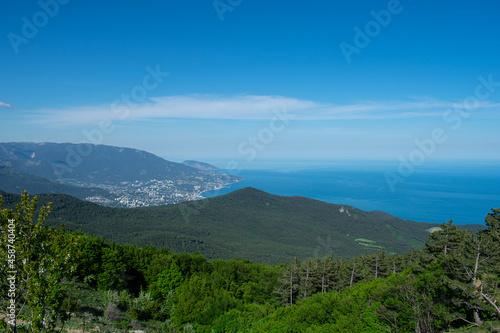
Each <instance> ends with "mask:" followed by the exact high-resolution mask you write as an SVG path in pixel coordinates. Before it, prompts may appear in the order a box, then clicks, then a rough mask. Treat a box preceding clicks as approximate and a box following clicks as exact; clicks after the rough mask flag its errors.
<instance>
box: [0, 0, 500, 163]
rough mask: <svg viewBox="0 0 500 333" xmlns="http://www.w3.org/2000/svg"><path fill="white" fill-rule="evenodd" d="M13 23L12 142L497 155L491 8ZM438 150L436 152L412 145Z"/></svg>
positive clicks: (499, 25) (396, 7) (3, 31)
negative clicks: (430, 143)
mask: <svg viewBox="0 0 500 333" xmlns="http://www.w3.org/2000/svg"><path fill="white" fill-rule="evenodd" d="M3 10H4V13H6V15H4V18H3V19H2V24H1V25H0V37H1V38H0V69H1V75H0V117H1V118H0V119H1V125H0V141H2V142H8V141H34V142H47V141H50V142H75V143H78V142H91V143H102V144H108V145H116V146H124V147H134V148H139V149H144V150H147V151H150V152H152V153H155V154H157V155H160V156H162V157H165V158H167V159H170V160H174V161H182V160H184V159H200V160H205V161H215V160H234V161H238V162H241V163H245V164H246V165H248V164H251V163H258V161H259V160H264V159H269V158H279V159H291V158H294V159H389V160H398V158H400V157H401V156H402V157H404V158H410V156H411V154H412V153H414V152H415V151H417V150H421V151H422V153H423V154H424V157H425V160H426V161H431V160H442V159H462V160H463V159H488V158H493V159H498V158H499V157H500V145H499V142H500V131H498V120H499V119H500V117H499V111H500V66H499V65H500V63H499V59H500V35H499V31H500V21H499V20H498V18H497V16H498V13H499V12H500V3H499V2H496V1H475V2H471V1H453V2H451V1H440V2H437V1H424V0H422V1H419V0H413V1H410V0H401V1H397V0H390V1H387V0H384V1H378V0H377V1H314V2H306V1H261V0H254V1H249V0H242V1H241V0H220V1H211V0H206V1H200V0H196V1H194V0H184V1H165V0H162V1H127V0H123V1H93V0H85V1H82V0H58V1H57V0H41V1H40V2H37V1H29V2H28V1H17V2H9V3H8V4H4V5H3ZM359 31H361V34H360V33H359ZM346 50H348V51H346ZM353 50H354V51H353ZM436 131H437V132H438V133H439V134H440V135H439V136H438V137H439V138H438V140H436V137H433V133H434V134H435V133H436ZM443 138H444V139H443ZM428 140H433V141H434V143H433V144H432V145H433V146H432V149H428V150H427V151H426V150H425V145H424V146H419V145H418V144H417V142H420V143H422V142H429V141H428ZM438 141H439V142H438ZM421 147H424V148H421ZM428 147H430V146H428Z"/></svg>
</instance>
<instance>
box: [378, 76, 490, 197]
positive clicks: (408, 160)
mask: <svg viewBox="0 0 500 333" xmlns="http://www.w3.org/2000/svg"><path fill="white" fill-rule="evenodd" d="M477 79H478V81H479V83H478V84H477V86H476V88H475V89H474V95H470V96H468V97H466V98H465V99H464V100H463V101H462V103H458V104H455V105H454V107H453V108H452V109H449V110H447V111H445V112H444V113H443V121H444V122H445V123H446V124H447V125H448V128H442V127H437V128H434V129H433V130H432V131H431V133H430V136H429V137H427V138H424V139H422V140H418V139H416V140H415V141H414V143H415V145H416V148H415V149H414V150H413V151H411V152H410V153H409V154H408V155H407V156H406V157H405V156H403V155H399V156H398V160H399V164H398V168H397V173H394V172H388V171H386V172H385V180H386V182H387V185H388V186H389V189H390V190H391V191H392V192H394V191H395V190H396V185H397V184H398V183H401V182H404V181H405V180H406V179H407V178H409V177H411V175H413V174H414V173H415V168H416V167H418V166H421V165H422V164H423V163H424V162H425V161H426V160H427V159H428V158H429V157H430V156H431V155H433V154H434V153H435V152H436V150H437V147H438V145H440V144H442V143H444V142H446V141H447V140H448V135H447V131H448V132H449V131H450V130H452V131H456V130H458V129H459V128H460V127H461V126H462V124H463V120H464V119H467V118H469V117H470V116H471V112H473V111H475V110H476V109H477V108H478V107H479V106H480V102H484V101H486V100H487V99H488V98H490V96H491V95H492V94H493V93H494V92H495V91H496V88H497V87H500V81H496V82H495V81H493V75H492V74H490V75H488V78H487V79H485V78H484V77H483V76H479V77H478V78H477Z"/></svg>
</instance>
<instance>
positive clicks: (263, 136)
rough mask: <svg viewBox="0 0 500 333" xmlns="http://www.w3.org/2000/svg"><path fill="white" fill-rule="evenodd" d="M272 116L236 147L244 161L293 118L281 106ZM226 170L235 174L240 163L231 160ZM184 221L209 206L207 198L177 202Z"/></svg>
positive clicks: (252, 156) (188, 221) (261, 148)
mask: <svg viewBox="0 0 500 333" xmlns="http://www.w3.org/2000/svg"><path fill="white" fill-rule="evenodd" d="M273 113H274V116H273V117H272V118H271V120H270V121H269V125H268V126H266V127H264V128H262V129H261V130H260V131H258V133H257V135H255V136H248V138H247V139H246V140H243V141H242V142H241V143H240V144H239V145H238V147H237V151H238V153H239V154H240V155H242V156H247V158H246V161H248V162H251V161H253V160H255V158H256V157H257V154H258V152H261V151H263V150H264V149H265V148H266V147H267V146H268V145H270V144H271V142H272V141H273V140H274V138H275V135H276V134H277V133H281V132H283V131H284V130H285V128H286V127H287V126H288V125H289V124H290V120H292V119H295V118H296V117H295V116H294V115H291V114H288V113H287V110H286V108H285V107H284V106H283V109H282V110H278V109H274V110H273ZM226 170H227V171H228V173H229V174H232V175H237V174H238V173H239V172H240V171H241V170H242V168H241V166H240V163H239V162H238V161H236V160H231V161H229V162H228V163H227V164H226ZM177 206H178V207H179V210H180V212H181V215H182V218H183V219H184V221H185V222H186V223H187V224H189V223H190V217H191V216H193V215H199V214H200V212H201V210H203V209H206V208H207V207H208V206H209V199H203V200H195V201H191V202H186V203H184V202H182V203H179V204H177Z"/></svg>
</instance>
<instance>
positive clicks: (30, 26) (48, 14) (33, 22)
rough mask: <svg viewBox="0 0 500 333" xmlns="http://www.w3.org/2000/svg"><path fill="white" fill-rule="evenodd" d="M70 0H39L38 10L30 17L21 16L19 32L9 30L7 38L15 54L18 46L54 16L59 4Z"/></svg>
mask: <svg viewBox="0 0 500 333" xmlns="http://www.w3.org/2000/svg"><path fill="white" fill-rule="evenodd" d="M69 1H70V0H40V1H38V6H39V7H40V10H39V11H37V12H35V13H34V14H33V16H32V17H31V19H29V18H27V17H26V16H23V17H22V18H21V21H22V26H21V33H20V34H16V33H14V32H9V33H8V34H7V38H8V39H9V42H10V45H11V46H12V49H13V50H14V53H15V54H18V53H19V46H21V45H22V44H24V45H26V44H28V43H29V41H30V40H31V39H33V38H35V37H36V35H38V32H39V30H40V29H42V28H43V27H45V26H46V25H47V24H48V23H49V21H50V19H52V18H54V17H55V16H56V15H57V14H58V13H59V10H60V7H61V5H66V4H67V3H68V2H69Z"/></svg>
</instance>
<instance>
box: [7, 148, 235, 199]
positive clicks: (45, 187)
mask: <svg viewBox="0 0 500 333" xmlns="http://www.w3.org/2000/svg"><path fill="white" fill-rule="evenodd" d="M198 163H200V162H198ZM200 165H201V164H200ZM0 166H3V167H8V168H12V169H13V170H14V171H8V169H5V168H4V169H3V175H2V177H3V179H4V181H5V183H4V182H2V183H0V186H1V187H0V189H2V190H5V191H12V190H13V186H18V187H20V186H22V185H24V186H25V188H27V186H28V185H29V184H27V183H36V186H35V187H30V189H32V190H34V192H31V193H33V194H35V193H44V192H45V193H66V194H70V195H75V196H77V197H78V198H81V199H86V200H89V201H93V202H96V203H99V204H104V205H109V206H118V207H120V206H121V207H134V206H150V205H159V204H167V203H175V202H181V201H186V200H192V199H195V198H197V197H198V196H199V195H200V194H201V193H202V192H204V191H209V190H214V189H219V188H221V187H223V186H225V185H228V184H232V183H235V182H238V181H240V180H242V178H240V177H237V176H232V175H226V174H222V173H219V172H213V171H208V170H200V169H198V168H194V167H191V166H188V165H185V164H182V163H175V162H170V161H167V160H165V159H163V158H161V157H158V156H156V155H153V154H151V153H148V152H145V151H142V150H137V149H131V148H121V147H113V146H105V145H91V144H72V143H30V142H11V143H0ZM16 171H17V172H16ZM30 176H34V177H38V178H36V179H35V178H30ZM42 179H43V180H42ZM16 182H17V185H8V186H7V184H14V183H16ZM54 183H55V184H54ZM62 185H66V186H62ZM70 186H71V187H73V188H70ZM82 188H83V189H86V190H82ZM89 189H92V190H90V191H89ZM97 189H100V191H98V190H97ZM13 192H18V191H13Z"/></svg>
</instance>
